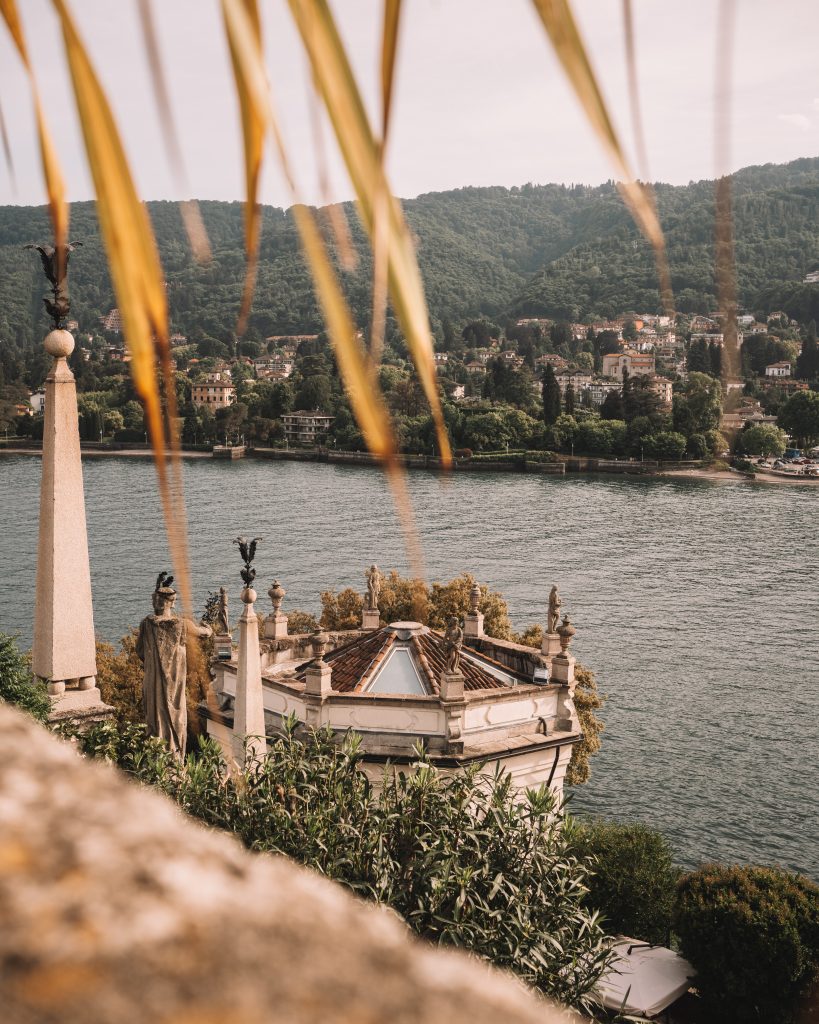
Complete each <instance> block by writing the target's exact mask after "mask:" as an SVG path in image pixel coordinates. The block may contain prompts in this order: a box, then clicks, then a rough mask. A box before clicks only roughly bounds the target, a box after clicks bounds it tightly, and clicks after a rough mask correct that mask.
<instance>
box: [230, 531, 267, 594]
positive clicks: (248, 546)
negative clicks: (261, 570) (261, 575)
mask: <svg viewBox="0 0 819 1024" xmlns="http://www.w3.org/2000/svg"><path fill="white" fill-rule="evenodd" d="M263 539H264V538H262V537H254V538H253V539H252V540H250V541H249V540H248V539H247V537H237V538H236V539H235V540H234V542H233V543H234V544H238V545H239V554H240V555H241V556H242V561H243V562H244V563H245V567H244V569H242V571H241V572H240V573H239V575H240V576H241V577H242V582H243V583H244V585H245V587H247V588H248V589H250V586H251V584H252V583H253V581H254V580H255V579H256V570H255V569H254V568H253V567H252V565H251V563H252V561H253V559H254V558H255V557H256V545H257V544H258V543H259V541H260V540H263Z"/></svg>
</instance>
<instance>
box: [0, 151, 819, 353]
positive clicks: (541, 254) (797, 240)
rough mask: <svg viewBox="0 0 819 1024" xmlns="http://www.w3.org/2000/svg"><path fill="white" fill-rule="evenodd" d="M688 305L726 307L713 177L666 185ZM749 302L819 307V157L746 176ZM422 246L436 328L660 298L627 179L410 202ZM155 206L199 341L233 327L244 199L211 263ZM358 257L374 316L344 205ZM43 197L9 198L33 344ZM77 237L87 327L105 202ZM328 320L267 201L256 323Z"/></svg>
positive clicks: (226, 209) (8, 273)
mask: <svg viewBox="0 0 819 1024" xmlns="http://www.w3.org/2000/svg"><path fill="white" fill-rule="evenodd" d="M657 193H658V203H659V207H660V213H661V219H662V222H663V226H664V229H665V231H666V236H667V239H668V248H669V259H670V263H671V271H672V278H673V283H674V290H675V298H676V303H677V308H678V309H680V310H681V311H687V310H707V309H710V308H713V306H714V305H715V301H716V297H715V293H714V273H713V182H708V181H702V182H693V183H691V184H689V185H687V186H679V187H677V186H670V185H659V186H657ZM734 196H735V201H734V207H735V233H736V253H737V274H738V285H739V297H740V301H741V303H743V304H744V305H746V306H749V307H750V308H755V305H756V304H757V303H760V304H762V305H764V306H765V307H766V308H771V307H772V306H780V307H782V308H784V309H785V310H786V311H787V312H788V313H790V314H791V315H793V316H797V317H798V318H800V319H807V318H810V317H815V318H819V286H813V285H807V286H806V285H802V284H801V282H802V279H803V278H804V276H805V274H806V273H807V272H808V271H811V270H814V269H816V268H817V267H819V230H817V225H819V159H803V160H797V161H794V162H793V163H790V164H786V165H781V166H776V165H766V166H764V167H749V168H746V169H745V170H743V171H740V172H739V173H738V174H737V175H735V177H734ZM404 207H405V210H406V215H407V220H408V222H409V224H410V227H411V229H412V231H413V232H414V234H415V236H416V239H417V243H418V256H419V261H420V265H421V270H422V273H423V276H424V281H425V284H426V289H427V297H428V301H429V307H430V313H431V316H432V320H433V325H434V326H435V327H436V329H438V328H439V327H440V325H441V324H442V322H443V321H444V320H446V319H449V320H452V321H459V320H464V319H466V318H468V317H474V316H477V315H481V314H484V315H486V316H489V317H493V318H501V317H503V316H506V315H541V316H547V317H555V318H566V319H572V320H575V319H582V318H584V317H588V316H610V315H613V314H615V313H618V312H620V311H621V310H623V309H638V310H640V311H646V312H648V311H652V310H655V309H657V307H658V303H659V295H658V291H657V286H656V274H655V271H654V263H653V257H652V254H651V251H650V250H649V248H648V246H647V244H646V243H645V242H644V241H643V240H642V238H641V237H640V236H639V235H638V233H637V231H636V229H635V228H634V226H633V224H632V222H631V219H630V217H629V215H628V213H627V212H626V210H625V208H624V207H623V204H622V202H621V200H620V198H619V196H618V194H617V191H616V189H615V188H614V186H613V185H612V184H611V183H609V184H606V185H602V186H599V187H595V188H590V187H586V186H581V185H576V186H563V185H542V186H536V185H524V186H522V187H521V188H513V189H506V188H463V189H457V190H455V191H451V192H439V193H430V194H427V195H422V196H419V197H417V198H416V199H411V200H407V201H406V202H405V204H404ZM148 210H149V213H150V217H151V220H152V222H153V225H154V230H155V233H156V238H157V244H158V246H159V250H160V254H161V257H162V262H163V266H164V268H165V273H166V277H167V283H168V297H169V302H170V309H171V318H172V325H173V328H174V329H175V330H179V331H181V332H182V333H184V334H187V335H189V336H190V337H191V338H192V339H196V338H197V337H201V336H208V335H210V336H212V337H215V338H217V339H220V340H224V339H225V336H226V335H229V334H230V332H231V331H232V329H233V325H234V323H235V318H236V315H237V312H238V306H239V298H240V295H241V289H242V280H243V275H244V268H245V259H244V253H243V249H242V244H243V226H242V206H241V204H240V203H224V202H204V203H202V213H203V216H204V220H205V223H206V226H207V229H208V233H209V236H210V240H211V245H212V248H213V261H212V262H211V263H210V264H209V265H208V266H204V267H203V266H199V265H197V264H196V263H195V261H194V260H193V258H192V257H191V255H190V252H189V249H188V245H187V242H186V239H185V235H184V232H183V229H182V222H181V219H180V215H179V209H178V207H177V206H176V204H174V203H167V202H152V203H149V204H148ZM346 211H347V215H348V220H349V223H350V227H351V231H352V235H353V240H354V243H355V247H356V249H357V251H358V254H359V258H358V266H357V268H356V270H355V271H353V272H343V273H342V278H343V281H344V287H345V289H346V292H347V294H348V297H349V300H350V302H351V305H352V308H353V310H354V313H355V315H356V317H357V318H358V321H359V323H360V324H362V325H365V324H366V322H367V319H368V316H369V303H370V285H369V271H370V258H369V253H368V251H367V247H366V244H365V242H364V237H363V234H362V232H361V230H360V228H359V227H358V224H357V222H356V218H355V212H354V208H353V206H352V204H347V205H346ZM49 234H50V232H49V225H48V219H47V216H46V212H45V209H44V208H42V207H13V206H7V207H0V342H9V343H11V344H12V345H13V346H15V347H23V346H26V345H28V344H30V343H33V342H34V341H35V339H39V338H40V337H41V336H42V333H43V330H44V328H45V327H46V318H45V314H44V313H43V311H42V303H41V299H42V295H43V294H44V290H45V282H44V280H43V277H42V273H41V269H40V264H39V260H38V259H37V258H36V254H34V253H25V252H22V251H21V249H20V247H21V246H22V245H24V244H25V243H27V242H32V241H41V240H44V239H47V238H48V237H49ZM71 237H72V238H76V239H79V240H81V241H82V242H83V243H84V245H83V248H82V249H81V250H79V251H78V252H77V253H76V254H75V255H74V257H72V263H71V292H72V307H73V315H75V316H76V318H77V319H78V320H79V322H80V325H81V327H82V328H90V327H92V326H94V324H95V323H96V319H97V317H99V316H100V315H101V314H103V313H105V312H107V311H108V310H109V309H110V308H111V307H112V306H113V305H114V304H115V301H114V298H113V292H112V289H111V284H110V279H109V276H108V272H107V268H106V263H105V256H104V252H103V249H102V246H101V243H100V238H99V231H98V227H97V223H96V217H95V212H94V205H93V203H76V204H74V206H73V207H72V226H71ZM320 326H321V319H320V315H319V312H318V308H317V305H316V301H315V297H314V295H313V290H312V285H311V282H310V276H309V273H308V271H307V268H306V266H305V264H304V261H303V259H302V257H301V255H300V251H299V246H298V239H297V236H296V232H295V227H294V224H293V220H292V217H291V216H290V214H289V213H288V212H287V211H284V210H281V209H277V208H273V207H266V208H265V210H264V229H263V234H262V243H261V254H260V264H259V275H258V284H257V289H256V297H255V301H254V305H253V311H252V315H251V319H250V328H251V332H252V333H254V334H257V335H258V336H260V337H262V338H263V337H265V336H267V335H269V334H274V333H275V334H280V333H288V332H299V333H301V332H307V331H309V330H311V329H313V330H317V329H319V328H320Z"/></svg>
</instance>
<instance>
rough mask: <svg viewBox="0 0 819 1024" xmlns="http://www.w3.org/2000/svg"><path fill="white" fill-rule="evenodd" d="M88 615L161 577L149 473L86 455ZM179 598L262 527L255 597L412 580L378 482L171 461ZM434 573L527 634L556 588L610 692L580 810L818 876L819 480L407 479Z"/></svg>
mask: <svg viewBox="0 0 819 1024" xmlns="http://www.w3.org/2000/svg"><path fill="white" fill-rule="evenodd" d="M84 473H85V488H86V505H87V509H88V532H89V539H90V546H91V574H92V579H93V587H94V612H95V619H96V627H97V630H98V632H99V633H100V634H101V635H102V636H103V637H104V638H106V639H109V640H116V639H117V638H119V637H120V636H121V635H122V634H123V633H124V632H125V631H126V629H127V628H128V627H129V626H132V625H135V624H136V623H137V622H138V621H139V620H140V618H142V616H143V615H145V614H147V613H148V612H149V611H150V595H151V591H152V590H153V586H154V580H155V578H156V574H157V573H158V572H159V571H160V570H161V569H166V568H170V562H169V558H168V554H167V546H166V543H165V538H164V533H163V528H162V521H161V515H160V510H159V505H158V501H157V495H156V485H155V477H154V471H153V468H152V466H151V465H150V464H149V463H148V462H145V461H142V460H136V459H127V458H106V459H96V460H94V459H88V460H86V461H85V462H84ZM185 480H186V496H187V503H188V510H189V526H190V547H191V560H192V573H193V584H194V590H195V597H196V600H197V603H198V605H199V606H201V605H202V603H203V601H204V598H205V597H206V595H207V593H208V591H210V590H216V589H217V588H218V587H219V586H220V585H227V586H229V587H230V593H231V598H232V605H233V607H234V608H235V607H236V605H237V602H238V593H239V590H240V586H241V584H240V581H239V578H238V573H237V568H238V560H237V555H236V549H235V548H234V547H233V546H232V545H231V543H230V541H231V538H232V537H235V536H236V535H237V534H238V533H245V534H249V535H251V536H254V535H261V536H263V537H264V541H263V543H262V545H261V546H260V550H259V555H258V556H257V563H256V564H257V566H258V572H259V580H258V583H259V584H260V585H259V586H258V590H259V593H260V594H261V595H262V598H263V600H261V601H260V602H259V605H260V608H262V609H264V607H265V606H266V604H267V597H266V595H265V591H266V590H267V587H268V585H269V583H270V581H271V580H272V579H273V577H274V576H278V577H279V579H280V580H281V581H282V583H283V585H284V586H285V588H286V589H287V597H286V599H285V610H287V609H288V608H289V609H291V610H292V609H294V608H302V609H308V610H313V611H317V610H318V607H319V600H318V594H319V592H320V591H321V590H324V589H328V588H340V587H344V586H355V587H357V588H358V589H359V590H361V589H363V585H364V584H363V576H362V574H363V570H364V568H365V566H366V565H368V564H369V563H370V562H372V561H376V562H378V564H379V565H380V566H381V567H382V568H392V567H394V568H396V569H398V570H400V571H406V570H407V569H408V566H407V561H406V555H405V552H404V545H403V541H402V537H401V533H400V528H399V525H398V522H397V520H396V517H395V515H394V514H393V512H392V507H391V502H390V499H389V496H388V494H387V493H386V490H385V486H384V482H383V480H382V478H381V476H380V475H379V474H378V473H376V472H373V471H371V470H367V469H355V468H346V467H332V466H321V465H312V464H299V463H288V462H283V463H257V462H254V461H252V460H248V461H242V462H236V463H224V462H212V461H210V460H197V461H189V462H186V465H185ZM39 485H40V460H39V459H38V458H32V457H28V456H19V457H14V456H8V457H4V458H2V459H0V495H2V501H0V565H1V566H2V567H3V576H4V580H3V586H2V588H0V629H2V630H4V631H6V632H19V633H20V634H21V641H22V642H23V643H25V644H26V645H28V644H29V643H30V641H31V622H32V616H33V591H34V573H35V561H36V542H37V516H38V502H39ZM410 491H411V494H412V500H413V504H414V508H415V511H416V516H417V520H418V524H419V530H420V534H421V538H422V541H423V546H424V552H425V557H426V562H427V572H428V577H429V578H430V579H431V580H448V579H450V578H451V577H453V576H455V575H457V574H459V573H461V572H463V571H466V570H468V571H470V572H472V573H474V574H475V575H477V576H478V577H479V578H480V579H481V580H484V581H486V582H488V583H489V584H490V585H491V586H492V587H494V588H496V589H498V590H501V591H502V592H503V593H504V594H505V596H506V597H507V599H508V601H509V606H510V610H511V614H512V618H513V620H514V622H515V625H516V626H517V627H518V628H523V627H524V626H526V625H528V624H529V623H531V622H538V621H540V622H542V621H543V618H544V607H545V603H546V600H547V596H548V592H549V587H550V586H551V583H552V582H553V581H556V582H557V583H558V584H559V585H560V589H561V594H562V597H563V602H564V608H565V609H567V610H568V611H569V612H570V614H571V616H572V620H573V621H574V622H575V624H576V626H577V629H578V634H577V638H576V640H575V642H574V645H573V650H574V651H575V653H576V654H577V656H578V657H579V658H580V659H581V660H582V661H583V662H584V663H585V664H587V665H589V666H590V667H591V668H593V669H594V670H595V671H596V673H597V676H598V680H599V684H600V688H601V690H603V691H604V692H605V694H606V695H607V701H606V705H605V709H604V718H605V722H606V732H605V736H604V743H603V749H602V751H601V753H600V754H599V755H598V756H597V757H596V758H595V759H594V760H593V774H592V778H591V781H590V782H589V783H588V784H587V785H586V786H583V787H580V788H579V789H578V790H577V791H575V792H574V796H573V798H572V799H573V806H574V809H575V811H577V812H579V813H584V814H585V813H597V814H601V815H606V816H611V817H615V818H620V819H626V818H629V819H639V820H642V821H646V822H649V823H651V824H652V825H655V826H657V827H659V828H661V829H662V830H663V831H664V832H665V833H666V834H667V835H668V836H669V838H670V839H671V841H672V843H673V844H674V847H675V849H676V851H677V854H678V856H679V858H680V860H681V861H682V862H683V863H685V864H694V863H697V862H699V861H701V860H706V859H720V860H739V861H746V862H747V861H752V862H757V863H766V862H767V863H773V862H776V863H780V864H783V865H786V866H789V867H792V868H796V869H799V870H802V871H805V872H807V873H808V874H810V875H812V876H814V877H819V834H818V833H819V829H818V828H817V820H819V814H818V813H817V812H819V767H818V766H819V742H818V741H817V722H819V545H818V544H817V534H816V523H817V521H819V518H818V517H819V489H817V490H814V489H808V488H800V487H785V486H783V487H775V486H765V485H758V486H757V485H751V486H749V485H747V484H742V483H736V484H735V483H709V482H705V481H699V480H688V479H685V480H681V479H680V480H671V479H668V480H637V479H624V478H602V479H600V478H591V477H576V478H573V477H569V478H566V479H561V478H550V477H528V476H519V475H508V476H507V475H501V474H498V475H480V476H462V477H458V478H456V479H454V480H451V481H440V480H438V479H437V478H435V477H433V476H432V475H428V474H426V473H415V474H411V475H410Z"/></svg>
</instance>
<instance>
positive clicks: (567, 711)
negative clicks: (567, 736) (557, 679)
mask: <svg viewBox="0 0 819 1024" xmlns="http://www.w3.org/2000/svg"><path fill="white" fill-rule="evenodd" d="M555 731H556V732H580V719H579V718H578V717H577V709H576V708H575V706H574V684H572V685H571V686H561V688H560V692H559V693H558V695H557V714H556V716H555Z"/></svg>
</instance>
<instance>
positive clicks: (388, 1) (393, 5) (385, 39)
mask: <svg viewBox="0 0 819 1024" xmlns="http://www.w3.org/2000/svg"><path fill="white" fill-rule="evenodd" d="M400 17H401V0H384V26H383V30H382V36H381V143H380V145H379V148H378V160H379V163H380V164H381V179H382V180H381V187H380V188H379V190H378V194H377V195H376V196H375V201H374V209H373V316H372V327H371V331H370V352H371V353H372V357H373V359H374V360H375V361H376V362H378V360H380V358H381V350H382V347H383V344H384V326H385V323H386V319H387V270H388V268H387V244H388V238H387V211H388V209H389V206H388V204H389V193H388V191H387V179H386V175H385V173H384V159H385V156H386V151H387V137H388V135H389V129H390V113H391V110H392V86H393V80H394V77H395V56H396V53H397V50H398V23H399V20H400Z"/></svg>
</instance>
